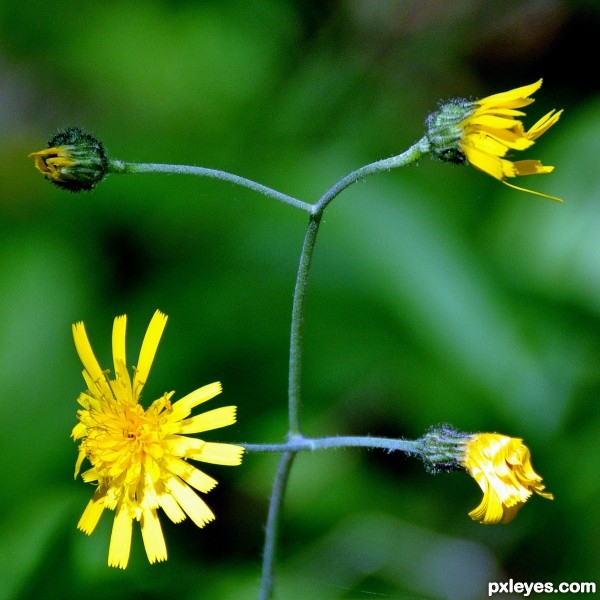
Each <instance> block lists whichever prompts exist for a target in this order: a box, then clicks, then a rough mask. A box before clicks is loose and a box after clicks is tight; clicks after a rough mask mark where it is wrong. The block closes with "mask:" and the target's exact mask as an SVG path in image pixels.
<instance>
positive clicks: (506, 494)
mask: <svg viewBox="0 0 600 600" xmlns="http://www.w3.org/2000/svg"><path fill="white" fill-rule="evenodd" d="M461 464H462V466H463V467H464V468H465V469H466V470H467V471H468V473H469V474H470V475H471V477H473V479H475V481H476V482H477V484H478V485H479V487H480V488H481V491H482V492H483V500H482V501H481V503H480V504H479V506H477V507H476V508H475V509H473V510H472V511H471V512H470V513H469V516H470V517H471V518H472V519H473V520H475V521H481V522H482V523H484V524H486V525H490V524H495V523H508V522H509V521H511V520H512V519H513V518H514V517H515V515H516V514H517V512H518V511H519V509H520V508H521V507H522V506H523V504H525V502H527V500H528V499H529V498H530V497H531V496H532V494H533V493H534V492H535V493H536V494H538V495H539V496H542V498H547V499H548V500H552V499H553V498H554V496H553V495H552V494H549V493H548V492H544V489H545V486H544V484H543V483H542V478H541V477H540V476H539V475H538V474H537V473H536V472H535V471H534V470H533V467H532V466H531V459H530V453H529V449H528V448H527V446H525V444H523V440H521V439H519V438H511V437H508V436H506V435H499V434H497V433H476V434H473V435H471V436H470V437H469V438H467V439H466V440H465V446H464V455H463V457H462V460H461Z"/></svg>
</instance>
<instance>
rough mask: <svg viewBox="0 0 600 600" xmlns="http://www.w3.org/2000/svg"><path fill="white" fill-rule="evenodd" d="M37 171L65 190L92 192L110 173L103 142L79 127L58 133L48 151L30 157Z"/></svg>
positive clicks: (51, 141)
mask: <svg viewBox="0 0 600 600" xmlns="http://www.w3.org/2000/svg"><path fill="white" fill-rule="evenodd" d="M29 157H30V158H33V159H34V161H35V166H36V168H37V170H38V171H39V172H40V173H42V174H43V175H44V177H46V179H49V180H50V181H51V182H52V183H55V184H56V185H58V186H59V187H61V188H63V189H67V190H70V191H72V192H81V191H83V190H85V191H89V190H92V189H94V187H95V186H96V184H97V183H99V182H100V181H102V180H103V179H104V177H106V174H107V173H108V165H109V161H108V157H107V156H106V152H105V151H104V146H103V145H102V142H100V141H99V140H98V139H96V138H95V137H94V136H93V135H90V134H89V133H85V132H84V131H82V130H81V129H79V128H78V127H69V128H68V129H65V130H64V131H59V132H58V133H57V134H56V135H55V136H53V137H52V139H51V140H50V141H49V142H48V148H46V149H45V150H40V151H39V152H32V153H31V154H29Z"/></svg>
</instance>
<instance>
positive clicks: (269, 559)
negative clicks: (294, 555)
mask: <svg viewBox="0 0 600 600" xmlns="http://www.w3.org/2000/svg"><path fill="white" fill-rule="evenodd" d="M295 457H296V453H295V452H285V453H284V454H283V456H282V457H281V460H280V461H279V467H278V469H277V475H275V481H274V483H273V491H272V492H271V499H270V501H269V514H268V515H267V526H266V532H265V549H264V552H263V566H262V575H261V578H260V592H259V595H258V598H259V600H269V598H271V596H272V594H273V587H274V575H275V559H276V556H277V540H278V537H279V520H280V515H281V509H282V507H283V497H284V495H285V489H286V487H287V482H288V479H289V476H290V471H291V469H292V463H293V462H294V458H295Z"/></svg>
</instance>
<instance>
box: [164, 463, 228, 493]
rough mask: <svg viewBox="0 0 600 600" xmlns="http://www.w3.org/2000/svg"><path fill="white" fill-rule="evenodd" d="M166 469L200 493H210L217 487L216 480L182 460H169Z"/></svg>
mask: <svg viewBox="0 0 600 600" xmlns="http://www.w3.org/2000/svg"><path fill="white" fill-rule="evenodd" d="M166 467H167V469H168V470H169V471H171V473H173V474H174V475H177V476H179V477H180V478H181V479H183V481H185V482H186V483H187V484H188V485H191V486H192V487H194V488H196V489H197V490H198V491H199V492H203V493H207V492H210V490H212V489H213V488H214V487H215V486H216V485H217V480H216V479H213V478H212V477H209V476H208V475H206V473H203V472H202V471H200V470H198V469H196V467H194V466H193V465H190V464H189V463H187V462H185V461H184V460H181V459H180V458H167V459H166Z"/></svg>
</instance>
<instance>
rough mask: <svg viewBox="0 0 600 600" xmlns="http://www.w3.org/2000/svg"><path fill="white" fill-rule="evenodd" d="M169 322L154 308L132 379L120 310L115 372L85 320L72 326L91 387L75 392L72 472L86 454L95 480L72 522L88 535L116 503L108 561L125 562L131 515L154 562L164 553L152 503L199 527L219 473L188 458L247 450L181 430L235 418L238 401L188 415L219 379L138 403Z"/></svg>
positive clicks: (233, 460)
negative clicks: (178, 395) (105, 364)
mask: <svg viewBox="0 0 600 600" xmlns="http://www.w3.org/2000/svg"><path fill="white" fill-rule="evenodd" d="M166 322H167V317H166V315H164V314H163V313H161V312H160V311H156V312H155V314H154V316H153V317H152V320H151V321H150V325H149V326H148V330H147V332H146V335H145V337H144V340H143V342H142V347H141V350H140V356H139V359H138V364H137V368H134V373H133V379H132V378H131V376H130V375H129V371H128V369H127V357H126V345H125V333H126V326H127V319H126V317H125V316H121V317H117V318H116V319H115V321H114V327H113V336H112V350H113V362H114V370H115V377H114V379H111V378H110V374H109V372H108V371H103V370H102V369H101V367H100V364H99V362H98V360H97V359H96V357H95V355H94V352H93V351H92V347H91V345H90V342H89V340H88V337H87V333H86V331H85V327H84V325H83V323H77V324H75V325H74V326H73V336H74V340H75V346H76V348H77V352H78V354H79V357H80V358H81V361H82V363H83V366H84V372H83V375H84V380H85V382H86V385H87V387H88V389H87V390H86V391H85V392H83V393H81V394H80V395H79V398H78V402H79V404H80V406H81V408H80V409H79V411H78V412H77V418H78V420H79V422H78V423H77V424H76V425H75V427H74V428H73V432H72V437H73V438H74V439H75V440H78V441H79V442H80V443H79V455H78V458H77V462H76V465H75V476H76V477H77V475H78V473H79V470H80V468H81V465H82V463H83V461H84V460H85V459H87V460H89V462H90V463H91V468H89V469H88V470H87V471H85V472H84V473H83V474H82V478H83V480H84V481H86V482H89V483H94V484H96V485H97V488H96V491H95V493H94V495H93V497H92V499H91V500H90V502H89V503H88V505H87V507H86V509H85V511H84V512H83V515H82V516H81V519H80V520H79V523H78V524H77V527H78V528H79V529H80V530H81V531H83V532H84V533H86V534H88V535H89V534H91V533H92V532H93V531H94V529H95V528H96V525H97V524H98V521H99V520H100V517H101V515H102V512H103V511H104V509H109V510H114V511H115V518H114V522H113V528H112V534H111V541H110V547H109V552H108V564H109V565H110V566H113V567H119V568H122V569H124V568H125V567H126V566H127V564H128V562H129V552H130V546H131V535H132V525H133V521H134V520H135V521H139V522H140V526H141V530H142V539H143V541H144V547H145V549H146V554H147V556H148V560H149V561H150V562H151V563H154V562H160V561H164V560H166V559H167V549H166V544H165V540H164V537H163V533H162V528H161V526H160V521H159V518H158V514H157V509H159V508H162V510H163V511H164V512H165V514H166V515H167V517H168V518H169V519H171V520H172V521H173V522H175V523H179V522H180V521H182V520H184V519H185V518H186V517H190V519H191V520H192V521H193V522H194V523H195V524H196V525H198V527H203V526H204V525H205V524H206V523H208V522H209V521H212V520H213V519H214V518H215V517H214V514H213V512H212V511H211V510H210V508H208V506H207V505H206V504H205V502H204V501H203V500H202V499H201V498H200V497H199V496H198V492H200V493H207V492H209V491H210V490H211V489H212V488H214V486H215V485H216V484H217V481H216V480H215V479H213V478H212V477H210V476H209V475H206V474H205V473H203V472H202V471H200V470H199V469H197V468H196V467H194V466H193V465H191V464H190V463H189V462H187V461H188V460H189V459H192V460H196V461H202V462H206V463H213V464H221V465H237V464H240V462H241V457H242V454H243V451H244V450H243V448H242V447H240V446H235V445H232V444H225V443H219V442H206V441H204V440H200V439H197V438H190V437H187V436H185V435H181V434H184V433H199V432H203V431H210V430H214V429H218V428H221V427H225V426H227V425H231V424H233V423H235V413H236V407H235V406H226V407H221V408H216V409H213V410H211V411H208V412H206V413H204V414H200V415H196V416H191V417H190V416H189V415H190V413H191V411H192V409H194V408H195V407H196V406H198V405H199V404H201V403H203V402H206V401H208V400H210V399H211V398H213V397H214V396H216V395H218V394H219V393H220V392H221V384H220V383H218V382H216V383H212V384H210V385H207V386H204V387H202V388H199V389H198V390H196V391H194V392H191V393H190V394H188V395H187V396H185V397H184V398H182V399H181V400H179V401H178V402H174V403H173V404H172V403H171V397H172V396H173V392H169V393H167V394H164V395H163V396H162V397H161V398H158V399H157V400H155V401H154V402H152V403H151V404H150V406H149V407H148V408H147V409H145V410H144V408H143V407H142V406H141V404H140V403H139V400H140V396H141V393H142V390H143V388H144V384H145V383H146V380H147V378H148V375H149V373H150V369H151V366H152V362H153V360H154V357H155V355H156V351H157V348H158V344H159V342H160V338H161V336H162V334H163V331H164V328H165V325H166Z"/></svg>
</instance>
